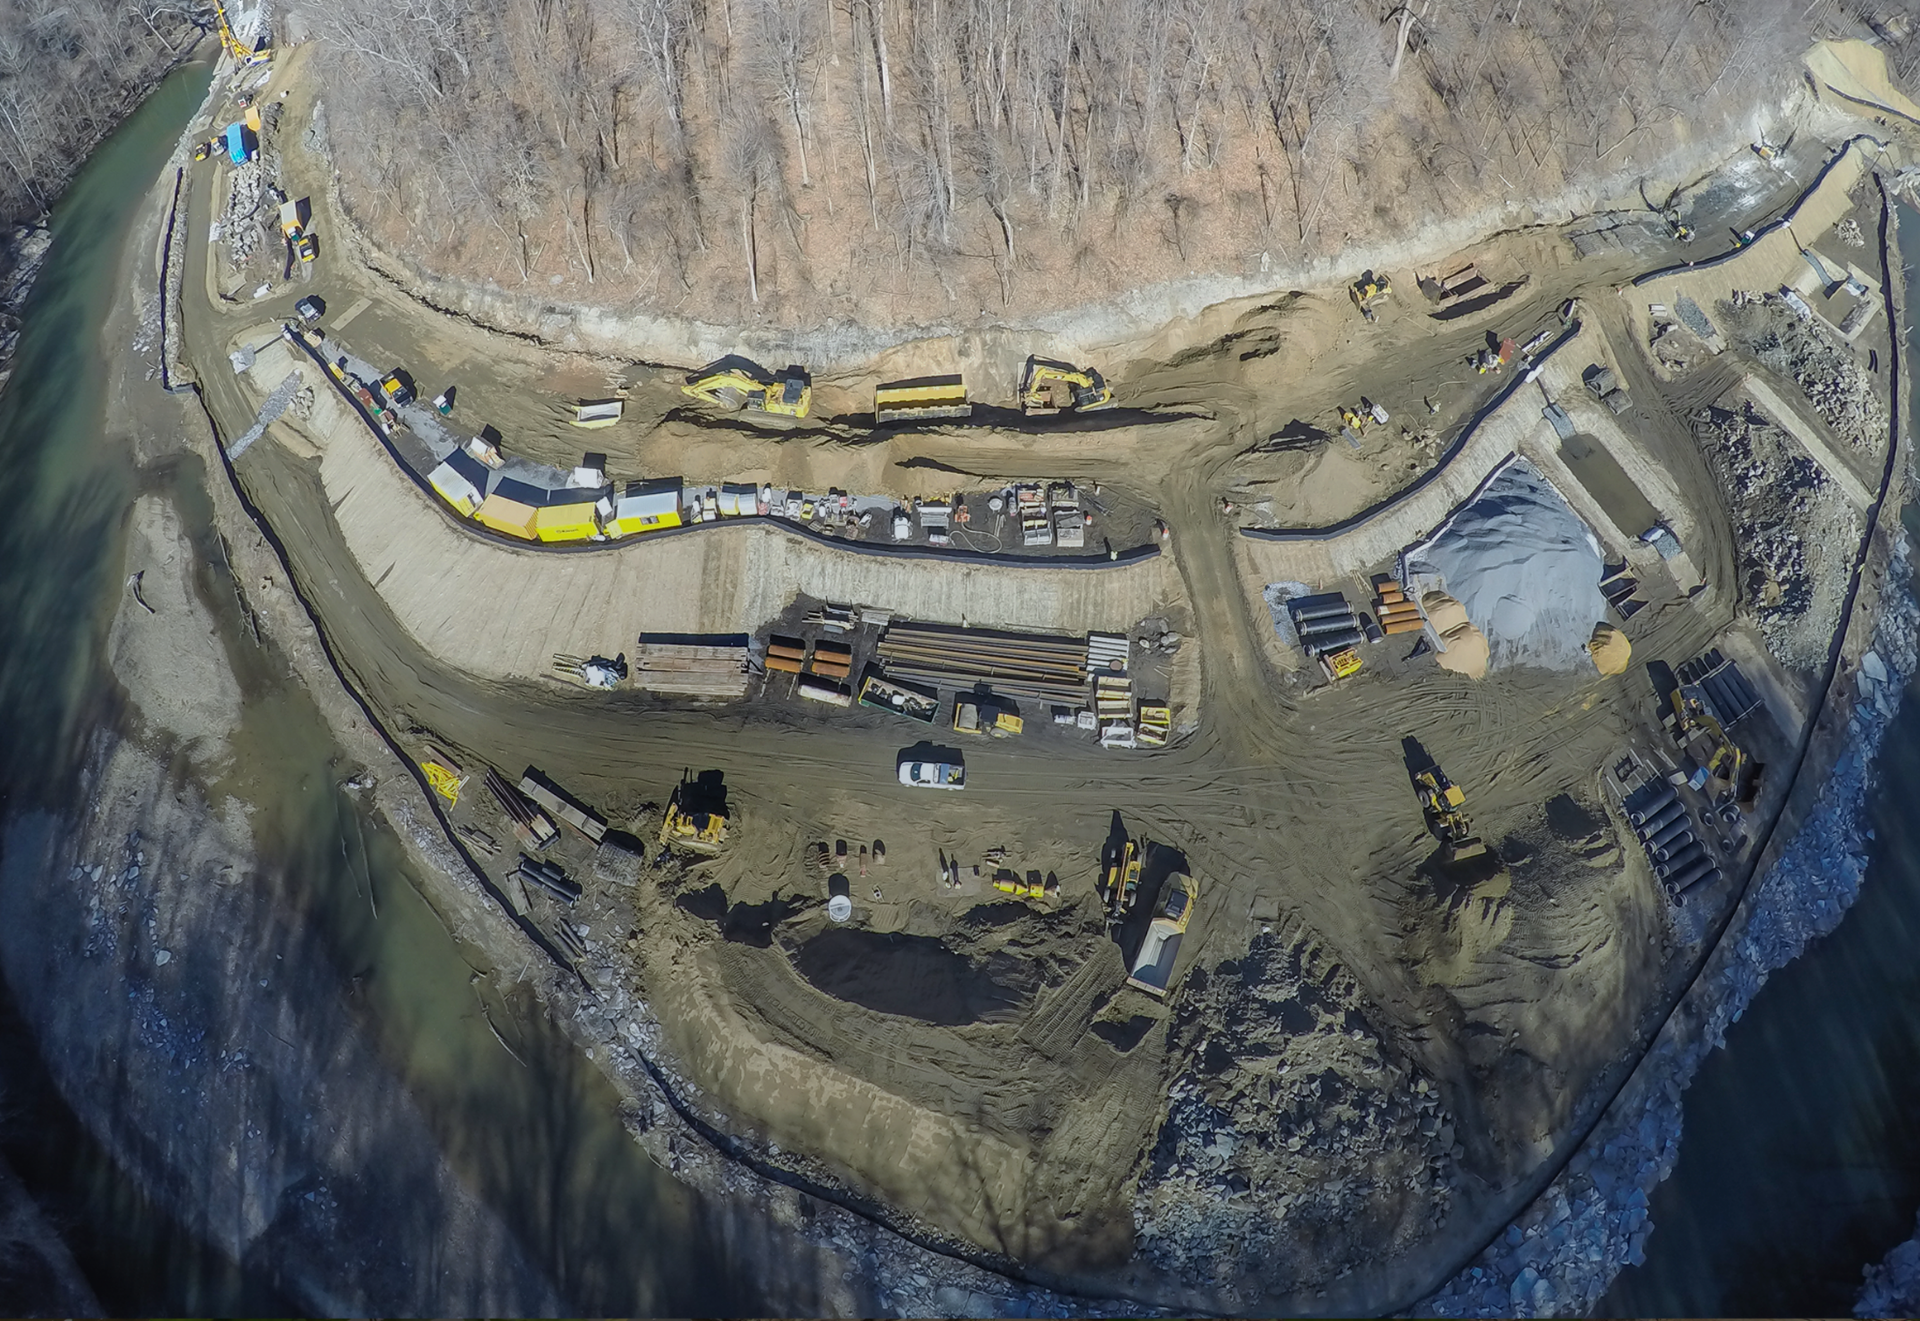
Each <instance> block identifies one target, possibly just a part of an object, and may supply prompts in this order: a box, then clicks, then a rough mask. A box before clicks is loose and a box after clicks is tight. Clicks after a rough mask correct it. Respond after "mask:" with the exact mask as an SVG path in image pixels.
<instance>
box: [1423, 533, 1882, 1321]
mask: <svg viewBox="0 0 1920 1321" xmlns="http://www.w3.org/2000/svg"><path fill="white" fill-rule="evenodd" d="M1910 573H1911V565H1910V563H1909V548H1908V543H1907V541H1906V539H1905V538H1904V537H1899V538H1898V539H1897V542H1896V545H1895V549H1894V553H1893V556H1892V560H1891V563H1890V564H1889V566H1888V568H1887V572H1886V581H1887V587H1886V589H1885V591H1884V595H1883V596H1882V599H1881V614H1880V619H1879V622H1878V625H1877V627H1876V629H1875V632H1874V639H1873V648H1872V650H1870V651H1868V652H1867V653H1865V655H1864V656H1863V657H1862V658H1861V663H1860V666H1859V668H1858V670H1857V671H1856V672H1855V675H1854V680H1853V682H1854V683H1855V684H1856V685H1857V687H1856V692H1857V697H1856V698H1855V700H1854V701H1853V711H1852V715H1851V717H1850V718H1849V719H1848V721H1847V723H1846V726H1845V730H1844V734H1843V735H1842V736H1841V737H1842V738H1843V739H1844V747H1843V750H1842V751H1841V753H1840V755H1839V758H1838V760H1837V761H1836V762H1835V763H1834V765H1833V767H1832V769H1831V771H1830V772H1829V773H1828V775H1827V777H1826V781H1825V783H1824V784H1823V785H1822V786H1821V789H1820V793H1819V796H1818V799H1817V800H1816V802H1815V805H1814V807H1813V810H1812V811H1811V813H1810V814H1809V815H1808V816H1807V818H1806V819H1805V821H1804V822H1803V823H1802V824H1801V825H1800V827H1799V829H1798V830H1797V831H1796V832H1795V834H1794V836H1793V838H1792V840H1791V842H1790V843H1789V844H1788V845H1787V846H1786V848H1785V849H1784V850H1783V851H1782V852H1781V854H1780V856H1779V858H1778V859H1777V860H1776V861H1775V862H1774V864H1773V865H1772V866H1771V867H1769V868H1768V869H1767V871H1766V873H1765V875H1763V876H1762V877H1761V878H1760V879H1759V880H1758V881H1757V882H1756V883H1755V885H1754V888H1753V890H1752V892H1751V893H1750V894H1749V896H1748V897H1747V900H1746V904H1745V906H1744V908H1743V909H1742V911H1741V912H1740V913H1739V914H1737V915H1736V917H1735V920H1734V923H1733V925H1732V926H1730V927H1729V928H1728V930H1727V931H1726V933H1725V934H1724V935H1723V936H1722V937H1721V940H1720V943H1719V945H1718V947H1717V948H1716V950H1715V952H1714V954H1713V956H1712V957H1711V959H1710V960H1709V961H1708V964H1707V967H1706V969H1705V971H1703V972H1702V974H1701V976H1700V979H1699V981H1698V982H1697V983H1696V984H1695V987H1694V989H1693V991H1692V992H1691V994H1690V996H1689V998H1688V1000H1687V1001H1686V1002H1684V1004H1683V1005H1682V1008H1681V1010H1680V1011H1679V1012H1677V1013H1676V1014H1675V1015H1674V1016H1673V1018H1672V1019H1670V1020H1669V1022H1668V1024H1667V1026H1666V1028H1665V1029H1664V1030H1663V1031H1662V1032H1661V1034H1660V1036H1659V1038H1658V1039H1657V1040H1656V1041H1655V1043H1654V1046H1653V1049H1652V1050H1651V1051H1650V1052H1649V1053H1648V1055H1647V1057H1646V1059H1645V1061H1644V1062H1643V1063H1642V1064H1641V1066H1640V1072H1639V1075H1638V1076H1637V1077H1636V1078H1635V1079H1634V1081H1633V1082H1632V1083H1630V1084H1629V1086H1628V1088H1627V1090H1626V1091H1624V1092H1623V1093H1622V1094H1621V1096H1620V1097H1619V1098H1618V1099H1616V1101H1615V1102H1614V1104H1613V1106H1612V1107H1610V1108H1609V1110H1608V1111H1607V1113H1606V1115H1605V1116H1604V1117H1603V1118H1602V1120H1601V1122H1600V1125H1599V1126H1598V1127H1597V1128H1596V1129H1595V1130H1594V1132H1593V1134H1592V1135H1591V1136H1590V1137H1589V1138H1588V1139H1587V1142H1586V1144H1585V1146H1584V1147H1583V1148H1582V1149H1581V1151H1580V1152H1579V1153H1578V1154H1577V1155H1576V1156H1575V1157H1574V1159H1573V1160H1572V1161H1571V1162H1570V1163H1569V1164H1568V1166H1567V1168H1566V1170H1565V1171H1564V1172H1562V1174H1561V1175H1560V1177H1559V1178H1557V1179H1555V1180H1554V1182H1553V1183H1552V1184H1551V1185H1549V1187H1548V1188H1547V1189H1546V1191H1545V1192H1544V1193H1543V1194H1541V1196H1540V1197H1538V1198H1536V1199H1535V1200H1534V1202H1533V1203H1532V1204H1531V1205H1530V1206H1529V1207H1528V1208H1527V1210H1526V1212H1525V1213H1524V1214H1523V1215H1522V1216H1521V1217H1520V1218H1519V1219H1517V1220H1516V1221H1515V1222H1514V1223H1513V1224H1511V1225H1509V1226H1508V1228H1507V1230H1506V1232H1505V1233H1504V1234H1503V1235H1502V1236H1501V1237H1500V1238H1499V1239H1497V1240H1496V1241H1495V1242H1494V1243H1493V1244H1492V1245H1491V1246H1490V1247H1488V1248H1487V1249H1486V1250H1485V1251H1484V1252H1482V1253H1481V1254H1480V1256H1479V1257H1477V1258H1476V1259H1475V1260H1474V1261H1473V1263H1472V1264H1471V1265H1469V1266H1468V1267H1467V1268H1466V1269H1464V1270H1462V1271H1461V1272H1460V1273H1459V1274H1458V1275H1456V1276H1455V1277H1454V1278H1453V1279H1452V1280H1450V1281H1448V1282H1447V1284H1446V1285H1445V1286H1444V1287H1442V1288H1441V1289H1440V1290H1439V1291H1438V1292H1436V1293H1434V1294H1433V1295H1431V1296H1430V1297H1428V1298H1426V1299H1423V1300H1422V1301H1421V1302H1420V1303H1419V1304H1417V1305H1416V1306H1415V1308H1414V1309H1413V1310H1414V1312H1415V1313H1417V1314H1425V1315H1432V1316H1461V1317H1464V1316H1477V1317H1485V1316H1578V1315H1585V1314H1587V1313H1589V1312H1591V1311H1592V1309H1593V1308H1594V1306H1595V1305H1596V1304H1597V1303H1598V1302H1599V1301H1600V1298H1601V1296H1602V1295H1603V1294H1604V1293H1605V1292H1606V1290H1607V1288H1608V1286H1609V1285H1611V1284H1612V1282H1613V1278H1614V1276H1615V1275H1617V1274H1619V1272H1620V1271H1621V1270H1622V1269H1623V1268H1624V1267H1626V1266H1629V1265H1639V1264H1640V1263H1641V1262H1642V1261H1643V1260H1644V1257H1643V1250H1644V1247H1645V1244H1646V1241H1647V1237H1648V1235H1649V1234H1651V1233H1652V1232H1653V1225H1652V1223H1651V1221H1650V1220H1649V1219H1648V1198H1649V1196H1650V1194H1651V1193H1652V1191H1653V1189H1654V1187H1655V1186H1656V1185H1657V1184H1659V1183H1660V1182H1661V1181H1662V1180H1663V1179H1665V1178H1666V1177H1667V1176H1668V1175H1669V1174H1670V1173H1672V1171H1673V1166H1674V1162H1675V1160H1676V1159H1677V1158H1678V1156H1679V1151H1680V1133H1681V1094H1682V1093H1683V1092H1684V1091H1685V1089H1686V1086H1687V1084H1688V1083H1689V1082H1690V1081H1691V1080H1692V1078H1693V1076H1694V1074H1695V1073H1696V1072H1697V1071H1698V1070H1699V1068H1700V1066H1701V1064H1702V1063H1703V1062H1704V1061H1705V1060H1706V1058H1707V1056H1708V1055H1709V1054H1710V1053H1711V1052H1713V1051H1714V1050H1716V1049H1718V1048H1719V1047H1720V1046H1721V1045H1722V1044H1723V1043H1724V1040H1725V1033H1726V1029H1727V1028H1728V1026H1730V1025H1731V1024H1733V1023H1736V1022H1738V1021H1739V1019H1740V1016H1741V1015H1742V1014H1743V1013H1744V1012H1745V1011H1746V1008H1747V1005H1748V1004H1750V1003H1751V1002H1752V1000H1753V997H1754V996H1755V995H1757V994H1758V993H1759V991H1760V988H1761V987H1762V986H1764V985H1765V984H1766V981H1767V977H1768V975H1769V974H1771V973H1772V972H1773V971H1774V970H1776V969H1778V968H1781V967H1784V966H1785V965H1786V964H1788V963H1790V962H1792V961H1793V960H1794V959H1795V958H1797V957H1799V955H1800V953H1801V952H1802V951H1803V950H1805V949H1806V947H1807V946H1808V945H1809V944H1811V943H1812V942H1813V941H1815V940H1818V939H1819V938H1820V937H1821V936H1824V935H1826V934H1827V933H1828V932H1831V931H1832V930H1833V929H1834V928H1835V927H1837V926H1838V925H1839V924H1840V921H1841V919H1842V918H1843V917H1844V916H1845V915H1846V912H1847V909H1848V908H1849V907H1851V906H1852V904H1853V901H1854V899H1855V898H1857V897H1858V895H1859V893H1860V884H1861V881H1862V879H1863V878H1864V877H1865V875H1866V868H1867V846H1868V844H1869V843H1870V842H1871V841H1872V839H1873V831H1872V829H1871V828H1870V827H1869V826H1868V825H1867V823H1866V807H1867V801H1868V796H1869V793H1870V791H1871V789H1872V787H1873V784H1874V759H1875V756H1876V754H1877V753H1878V751H1879V748H1880V744H1881V741H1882V740H1883V739H1884V738H1885V737H1886V734H1887V730H1888V728H1889V727H1890V726H1891V725H1892V723H1893V718H1894V715H1895V714H1896V712H1897V711H1898V709H1899V705H1900V700H1901V694H1902V691H1903V689H1904V688H1905V686H1906V683H1907V681H1908V680H1909V679H1911V678H1912V677H1913V675H1914V674H1915V672H1916V669H1920V653H1917V647H1920V602H1916V601H1915V599H1914V597H1913V595H1912V593H1911V592H1910V591H1909V590H1908V588H1907V586H1906V584H1907V582H1908V578H1909V574H1910ZM1838 682H1845V680H1844V679H1842V680H1840V681H1838ZM1915 1255H1916V1257H1920V1250H1917V1251H1916V1254H1915ZM1863 1315H1864V1313H1863Z"/></svg>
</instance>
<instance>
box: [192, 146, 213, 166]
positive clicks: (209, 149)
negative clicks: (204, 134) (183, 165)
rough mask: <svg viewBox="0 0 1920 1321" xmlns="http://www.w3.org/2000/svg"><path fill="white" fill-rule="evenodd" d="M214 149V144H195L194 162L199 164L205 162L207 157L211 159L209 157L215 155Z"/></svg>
mask: <svg viewBox="0 0 1920 1321" xmlns="http://www.w3.org/2000/svg"><path fill="white" fill-rule="evenodd" d="M213 148H214V144H213V143H211V142H196V143H194V144H193V159H194V160H195V161H196V162H198V161H203V160H205V159H206V158H207V157H209V156H211V155H213Z"/></svg>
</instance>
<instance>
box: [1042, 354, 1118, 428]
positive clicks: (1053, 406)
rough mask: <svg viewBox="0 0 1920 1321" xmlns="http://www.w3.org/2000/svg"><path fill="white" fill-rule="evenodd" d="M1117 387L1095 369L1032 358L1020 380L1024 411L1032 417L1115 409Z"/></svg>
mask: <svg viewBox="0 0 1920 1321" xmlns="http://www.w3.org/2000/svg"><path fill="white" fill-rule="evenodd" d="M1113 402H1114V400H1113V387H1112V386H1110V385H1108V384H1107V382H1106V379H1105V378H1104V377H1102V376H1101V375H1100V373H1099V372H1098V371H1096V370H1094V369H1093V368H1092V367H1075V366H1074V365H1073V364H1071V363H1066V362H1056V361H1054V360H1053V359H1052V358H1042V357H1037V356H1030V357H1028V359H1027V369H1026V371H1025V372H1023V373H1022V374H1021V377H1020V409H1021V411H1022V412H1024V413H1025V414H1026V415H1027V416H1028V417H1050V416H1052V415H1053V414H1055V413H1064V412H1068V411H1072V412H1076V413H1092V412H1095V411H1097V410H1098V409H1102V408H1112V407H1113Z"/></svg>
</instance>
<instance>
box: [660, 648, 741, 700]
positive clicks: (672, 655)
mask: <svg viewBox="0 0 1920 1321" xmlns="http://www.w3.org/2000/svg"><path fill="white" fill-rule="evenodd" d="M631 664H632V673H633V684H634V687H636V688H645V689H647V690H648V691H650V692H656V693H666V694H670V695H673V696H677V697H745V696H746V695H747V681H748V673H747V648H746V645H745V644H744V643H742V644H740V645H737V646H736V645H732V644H727V645H721V646H710V645H704V644H698V643H683V642H646V641H642V642H641V643H640V644H639V646H638V647H637V648H636V650H635V653H634V656H633V658H632V662H631Z"/></svg>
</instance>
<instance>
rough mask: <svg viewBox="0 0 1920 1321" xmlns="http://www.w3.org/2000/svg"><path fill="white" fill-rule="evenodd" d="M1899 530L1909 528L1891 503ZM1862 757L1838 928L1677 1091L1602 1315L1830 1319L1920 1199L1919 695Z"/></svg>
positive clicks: (1912, 300) (1914, 308)
mask: <svg viewBox="0 0 1920 1321" xmlns="http://www.w3.org/2000/svg"><path fill="white" fill-rule="evenodd" d="M1901 219H1902V222H1903V223H1902V227H1901V230H1900V236H1901V244H1900V247H1901V258H1902V260H1903V262H1905V264H1906V265H1907V267H1908V269H1909V272H1910V274H1909V276H1908V279H1909V284H1908V303H1907V308H1906V318H1907V349H1908V363H1909V364H1910V366H1909V375H1908V384H1909V398H1908V418H1909V422H1908V426H1907V428H1906V429H1907V431H1908V432H1909V433H1910V434H1911V433H1914V432H1915V431H1916V428H1915V427H1914V426H1913V422H1912V419H1914V418H1915V417H1916V416H1920V411H1917V410H1916V406H1915V396H1914V395H1913V394H1912V392H1911V386H1912V384H1913V376H1912V374H1911V364H1913V363H1914V362H1915V360H1916V358H1917V357H1920V333H1917V332H1916V323H1920V281H1916V280H1914V277H1913V275H1912V274H1911V272H1913V271H1914V270H1915V269H1916V268H1920V214H1916V213H1915V212H1913V211H1911V210H1903V211H1902V212H1901ZM1906 522H1907V527H1908V531H1909V534H1910V535H1920V519H1917V518H1916V511H1914V510H1912V509H1909V510H1908V511H1907V519H1906ZM1916 696H1917V694H1916V692H1915V691H1914V690H1913V689H1909V691H1908V693H1907V695H1906V699H1905V703H1904V705H1903V706H1902V708H1901V712H1900V715H1899V717H1898V719H1897V720H1896V721H1895V723H1894V725H1893V727H1892V729H1891V730H1890V731H1889V732H1888V735H1887V739H1886V742H1885V744H1884V745H1883V748H1882V751H1881V754H1880V763H1879V774H1880V788H1879V790H1878V792H1877V795H1876V797H1875V800H1874V802H1873V804H1872V824H1873V829H1874V833H1875V842H1874V844H1873V848H1872V853H1871V856H1870V857H1869V859H1868V870H1867V874H1866V879H1865V881H1864V883H1863V886H1862V889H1861V894H1860V898H1859V901H1858V902H1857V903H1856V904H1855V905H1854V908H1853V911H1852V912H1851V913H1849V914H1848V915H1847V917H1846V920H1845V921H1844V922H1842V923H1841V925H1840V928H1839V930H1837V931H1836V932H1834V933H1833V934H1832V935H1831V936H1829V937H1827V938H1826V939H1825V940H1822V941H1820V942H1819V943H1817V944H1815V945H1813V946H1811V947H1810V948H1809V949H1808V950H1807V951H1806V953H1805V954H1803V955H1802V956H1801V957H1800V958H1799V960H1798V961H1796V962H1794V963H1792V964H1789V965H1788V966H1787V967H1786V968H1784V969H1782V970H1781V971H1780V972H1777V973H1775V974H1774V975H1773V977H1772V979H1771V980H1770V981H1769V982H1768V983H1767V985H1766V986H1765V987H1764V988H1763V989H1762V990H1761V992H1760V994H1759V995H1758V996H1757V997H1755V999H1754V1001H1753V1004H1752V1005H1751V1006H1750V1007H1749V1008H1748V1010H1747V1013H1746V1015H1745V1017H1744V1018H1743V1019H1742V1020H1741V1021H1740V1022H1739V1023H1737V1024H1735V1025H1734V1026H1733V1027H1732V1028H1731V1029H1729V1031H1728V1032H1727V1044H1726V1049H1724V1050H1722V1051H1718V1052H1716V1053H1715V1054H1714V1055H1712V1056H1711V1057H1709V1059H1708V1062H1707V1063H1706V1065H1705V1066H1704V1067H1703V1068H1702V1069H1701V1071H1700V1074H1699V1077H1698V1078H1697V1079H1696V1080H1695V1081H1694V1084H1693V1086H1692V1087H1691V1088H1690V1089H1688V1091H1687V1093H1686V1102H1685V1125H1686V1131H1685V1136H1684V1138H1683V1139H1682V1141H1681V1144H1680V1161H1679V1164H1678V1165H1677V1166H1676V1167H1675V1170H1674V1174H1673V1177H1672V1178H1671V1179H1669V1180H1668V1181H1667V1182H1666V1183H1665V1184H1663V1185H1661V1187H1660V1189H1659V1190H1658V1191H1657V1192H1656V1193H1655V1195H1654V1197H1653V1201H1652V1206H1651V1208H1650V1213H1651V1217H1652V1220H1653V1224H1654V1227H1655V1228H1654V1233H1653V1236H1652V1237H1651V1238H1650V1239H1648V1241H1647V1263H1646V1265H1645V1266H1644V1267H1642V1268H1640V1269H1638V1270H1631V1269H1630V1270H1628V1271H1625V1272H1623V1273H1622V1274H1621V1276H1620V1278H1619V1280H1618V1281H1617V1282H1616V1283H1615V1285H1614V1287H1613V1289H1612V1291H1611V1292H1609V1293H1608V1294H1607V1296H1606V1297H1605V1298H1604V1299H1602V1300H1601V1303H1600V1307H1599V1314H1600V1315H1605V1316H1633V1315H1638V1316H1729V1315H1732V1316H1743V1315H1744V1316H1782V1315H1794V1316H1844V1315H1847V1314H1849V1313H1851V1311H1852V1310H1853V1300H1854V1295H1855V1293H1856V1292H1857V1291H1858V1290H1859V1288H1860V1270H1861V1267H1862V1266H1864V1265H1866V1264H1867V1263H1869V1262H1878V1261H1879V1260H1880V1259H1881V1257H1883V1256H1884V1255H1885V1254H1886V1252H1887V1251H1888V1249H1890V1248H1892V1247H1893V1245H1894V1244H1896V1243H1898V1242H1900V1241H1901V1240H1903V1239H1905V1238H1906V1237H1907V1236H1908V1235H1910V1234H1911V1233H1912V1232H1913V1219H1914V1211H1915V1208H1916V1206H1920V1127H1916V1126H1915V1124H1914V1116H1915V1115H1916V1114H1920V961H1917V960H1916V959H1915V957H1914V951H1915V949H1916V947H1920V701H1917V700H1916Z"/></svg>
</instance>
